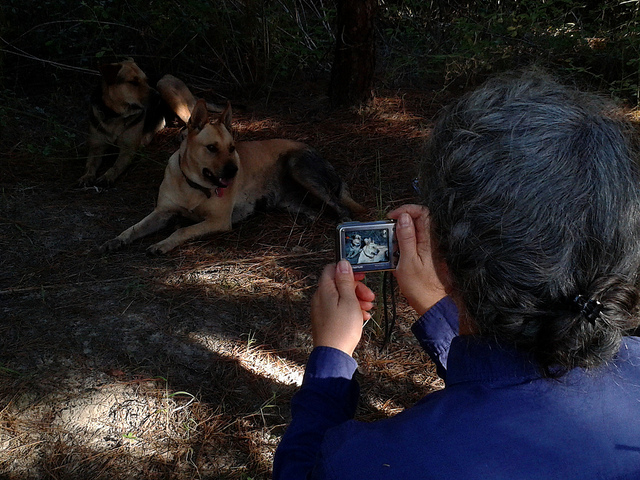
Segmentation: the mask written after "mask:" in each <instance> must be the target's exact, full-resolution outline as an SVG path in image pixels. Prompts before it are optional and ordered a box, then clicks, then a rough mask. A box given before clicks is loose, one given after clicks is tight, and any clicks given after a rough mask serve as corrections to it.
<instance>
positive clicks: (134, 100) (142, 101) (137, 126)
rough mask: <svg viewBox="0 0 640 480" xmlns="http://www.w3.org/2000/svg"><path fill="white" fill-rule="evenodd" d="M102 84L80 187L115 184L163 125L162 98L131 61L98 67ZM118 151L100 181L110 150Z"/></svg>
mask: <svg viewBox="0 0 640 480" xmlns="http://www.w3.org/2000/svg"><path fill="white" fill-rule="evenodd" d="M99 70H100V73H101V75H102V84H101V86H100V87H99V88H98V89H96V91H95V92H94V93H93V95H92V96H91V107H90V110H89V137H88V142H87V143H88V148H89V152H88V156H87V165H86V171H85V174H84V175H83V176H82V177H81V178H80V179H79V180H78V184H79V185H80V186H84V187H86V186H91V185H94V184H96V183H98V184H106V185H110V184H112V183H113V182H114V181H115V180H116V179H117V178H118V177H119V176H120V174H121V173H122V172H123V171H124V170H125V169H126V168H127V167H128V166H129V165H130V164H131V161H132V160H133V156H134V155H135V153H136V151H137V150H138V148H139V147H140V146H141V145H146V144H148V143H149V142H150V141H151V139H152V138H153V135H154V134H155V133H156V132H157V131H158V130H160V129H161V128H162V127H163V126H164V115H163V113H162V108H161V105H160V96H159V95H158V94H157V92H155V91H154V90H153V89H152V88H151V87H150V86H149V82H148V80H147V76H146V75H145V73H144V72H143V71H142V70H141V69H140V67H138V65H136V63H135V62H134V61H133V59H131V58H129V59H127V60H125V61H123V62H118V63H109V64H105V65H101V66H100V67H99ZM110 146H111V147H117V148H118V150H119V151H118V157H117V159H116V161H115V163H114V164H113V166H112V167H111V168H109V169H108V170H107V171H106V172H105V173H104V174H103V175H102V176H100V177H99V178H97V180H96V177H97V174H98V169H99V168H100V165H101V164H102V160H103V158H104V156H105V155H106V154H107V151H108V149H109V147H110Z"/></svg>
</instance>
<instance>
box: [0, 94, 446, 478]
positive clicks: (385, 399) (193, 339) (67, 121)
mask: <svg viewBox="0 0 640 480" xmlns="http://www.w3.org/2000/svg"><path fill="white" fill-rule="evenodd" d="M84 88H86V86H73V87H71V86H69V87H62V86H60V85H57V86H52V88H51V89H50V90H47V89H44V88H43V89H41V91H40V92H39V93H38V94H37V95H33V96H30V97H28V98H26V97H25V98H19V99H14V100H13V101H11V102H9V103H8V104H7V105H5V107H4V110H3V112H2V113H3V114H4V117H3V118H4V121H3V122H2V124H0V128H2V132H1V135H0V139H1V142H2V143H1V144H0V147H1V150H0V155H1V156H0V188H1V191H0V317H1V321H0V478H6V479H111V480H114V479H121V478H122V479H124V478H128V479H130V478H145V479H181V480H182V479H192V478H193V479H196V478H202V479H214V478H229V479H263V478H269V476H270V472H271V461H272V457H273V453H274V451H275V448H276V446H277V444H278V442H279V439H280V437H281V435H282V433H283V432H284V429H285V427H286V425H287V422H288V420H289V418H290V417H289V402H290V399H291V396H292V395H293V394H294V392H295V391H296V388H297V386H298V385H299V383H300V381H301V378H302V373H303V368H304V364H305V361H306V358H307V356H308V354H309V352H310V349H311V340H310V334H309V333H310V332H309V319H308V311H309V308H308V307H309V299H310V296H311V294H312V293H313V291H314V289H315V285H316V281H317V277H318V274H319V272H320V271H321V269H322V267H323V265H324V264H325V263H328V262H329V261H331V260H332V259H333V235H334V229H335V224H336V219H335V218H334V217H333V216H332V215H331V214H330V213H328V212H325V213H324V214H323V215H322V216H320V217H319V218H318V219H317V220H316V221H315V222H313V223H302V222H296V219H295V218H293V217H292V216H291V215H290V214H288V213H285V212H269V213H263V214H258V215H256V216H254V217H252V218H250V219H249V220H247V221H244V222H242V223H241V224H239V225H237V226H236V227H235V228H234V230H233V231H232V232H228V233H223V234H217V235H212V236H210V237H207V238H204V239H201V240H198V241H194V242H191V243H189V244H187V245H185V246H183V247H181V248H178V249H177V250H175V251H174V252H172V253H170V254H169V255H167V256H164V257H156V258H151V257H148V256H146V255H145V249H146V248H147V247H148V246H149V245H151V244H152V243H155V242H156V241H158V240H159V239H160V238H163V236H166V235H167V234H168V233H167V232H166V231H165V232H162V233H159V234H157V235H155V236H153V237H151V238H146V239H143V240H141V241H139V242H136V243H135V244H134V245H132V246H130V247H129V248H126V249H124V250H122V251H120V252H117V253H113V254H107V255H101V254H99V253H97V251H96V248H97V247H98V246H99V245H101V244H102V243H103V242H105V241H107V240H109V239H111V238H113V237H114V236H116V235H117V234H119V233H120V232H121V231H122V230H124V229H125V228H127V227H129V226H130V225H132V224H133V223H135V222H137V221H138V220H140V219H141V218H142V217H143V216H145V215H146V214H148V213H149V212H150V211H151V209H152V208H153V206H154V202H155V198H156V194H157V190H158V186H159V184H160V182H161V179H162V175H163V170H164V166H165V164H166V161H167V159H168V157H169V156H170V154H171V152H172V151H173V150H175V149H176V148H177V145H178V143H177V142H178V134H179V128H178V127H177V126H171V127H170V128H167V129H165V130H164V131H163V132H162V133H161V134H160V135H159V136H158V138H157V139H156V140H155V141H154V142H153V143H152V144H151V145H150V146H149V147H147V148H146V149H144V151H142V152H141V154H140V155H138V157H137V158H136V160H135V162H134V164H133V165H132V167H131V168H130V169H129V170H128V171H126V172H125V174H124V175H123V176H122V177H121V178H120V179H119V181H118V182H117V183H116V185H115V186H114V187H112V188H109V189H97V188H87V189H80V188H77V187H76V186H75V183H74V182H75V181H76V180H77V179H78V178H79V177H80V176H81V175H82V173H83V169H84V155H85V153H86V144H85V137H84V132H85V131H86V128H87V120H86V116H85V111H86V106H87V103H86V101H85V93H86V92H83V93H78V92H79V91H82V90H83V89H84ZM231 101H232V104H236V103H237V104H238V105H242V106H243V108H237V109H236V115H235V117H234V126H235V128H236V136H237V139H239V140H246V139H257V138H274V137H288V138H294V139H297V140H301V141H304V142H307V143H309V144H311V145H313V146H314V147H316V148H317V149H318V150H319V151H320V152H321V153H322V154H323V155H324V156H325V157H326V158H328V159H329V160H330V161H331V162H332V163H333V164H334V165H335V166H336V169H337V170H338V172H339V173H340V174H341V175H342V176H343V178H345V180H346V181H347V183H348V184H349V186H350V188H351V191H352V194H353V197H354V198H355V199H356V200H358V201H359V202H361V203H362V204H364V205H365V206H366V207H367V208H368V210H369V213H368V214H367V215H366V216H365V218H362V219H363V220H365V219H366V220H373V219H378V218H381V216H382V215H383V214H384V212H385V211H387V210H389V209H391V208H393V207H395V206H397V205H400V204H402V203H406V202H412V201H415V198H414V197H413V192H412V190H411V179H412V177H413V175H414V171H415V169H414V162H415V159H416V154H417V151H418V149H419V148H420V145H421V143H422V140H423V139H424V137H425V135H426V134H427V133H428V131H429V127H430V125H431V122H432V118H433V115H434V113H435V112H436V111H437V109H438V107H439V105H440V104H441V103H442V101H443V100H442V97H441V96H438V95H436V93H435V92H432V91H420V92H415V91H393V92H378V93H377V99H376V102H375V104H374V106H373V107H372V108H371V109H369V110H367V111H352V110H346V109H345V110H335V111H329V110H327V109H326V108H325V103H326V102H325V101H324V99H323V97H322V90H321V89H319V88H316V87H315V86H310V85H301V86H299V87H298V86H296V87H295V88H293V87H291V88H289V89H288V91H287V92H271V94H270V95H269V96H268V98H267V97H265V98H261V99H259V100H252V101H247V100H246V99H243V98H231ZM369 281H370V282H371V283H372V285H373V286H374V288H378V287H379V281H380V275H379V274H377V275H372V276H370V279H369ZM378 312H380V308H378ZM398 314H399V318H398V323H397V325H396V329H395V335H394V338H393V340H392V342H391V344H390V346H389V347H388V348H387V349H385V350H384V351H382V350H381V349H380V345H381V342H382V320H381V317H380V316H378V317H377V318H376V321H374V322H370V323H369V324H368V325H367V327H366V333H365V338H364V340H363V343H362V345H361V347H360V348H359V350H358V351H357V354H356V355H357V359H358V361H359V363H360V373H361V377H360V380H361V387H362V392H363V395H362V399H361V404H360V410H359V412H358V418H360V419H362V420H364V421H370V420H374V419H378V418H382V417H386V416H389V415H392V414H394V413H397V412H398V411H401V410H402V409H404V408H406V407H407V406H409V405H411V404H413V403H414V402H415V401H416V400H417V399H418V398H420V397H422V396H423V395H425V394H427V393H428V392H430V391H432V390H434V389H438V388H441V386H442V385H441V383H440V381H439V380H438V379H437V378H436V377H435V373H434V369H433V367H432V366H431V365H430V364H429V362H428V359H427V358H426V356H425V355H423V354H422V353H421V351H420V349H419V347H418V346H417V343H416V342H415V341H414V340H413V338H412V336H411V334H410V332H409V327H410V324H411V322H412V321H413V320H414V318H413V315H412V314H411V312H410V311H409V309H408V307H407V306H406V305H405V304H404V303H403V302H402V299H399V305H398ZM378 315H379V314H378Z"/></svg>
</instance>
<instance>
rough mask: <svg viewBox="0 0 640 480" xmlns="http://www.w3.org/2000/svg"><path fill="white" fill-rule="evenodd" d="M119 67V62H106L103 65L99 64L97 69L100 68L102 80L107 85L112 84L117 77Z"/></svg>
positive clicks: (120, 66) (120, 65)
mask: <svg viewBox="0 0 640 480" xmlns="http://www.w3.org/2000/svg"><path fill="white" fill-rule="evenodd" d="M121 68H122V64H121V63H106V64H104V65H100V66H99V67H98V70H100V73H101V74H102V78H104V81H105V82H106V83H107V85H113V84H114V83H116V80H117V79H118V73H119V72H120V69H121Z"/></svg>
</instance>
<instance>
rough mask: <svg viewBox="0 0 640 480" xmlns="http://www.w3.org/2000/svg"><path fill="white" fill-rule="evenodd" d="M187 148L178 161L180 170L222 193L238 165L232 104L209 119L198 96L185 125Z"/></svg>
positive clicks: (230, 182) (231, 181) (201, 183)
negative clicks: (232, 123) (232, 127)
mask: <svg viewBox="0 0 640 480" xmlns="http://www.w3.org/2000/svg"><path fill="white" fill-rule="evenodd" d="M187 130H188V131H187V138H186V140H185V141H186V148H185V150H184V152H183V158H182V160H181V168H182V172H183V173H184V174H185V175H186V176H187V178H188V179H190V180H191V181H193V182H195V183H197V184H200V185H202V186H205V187H210V188H215V189H216V192H217V194H218V196H222V192H223V190H224V188H226V187H229V186H230V185H231V184H232V183H233V180H234V178H235V177H236V174H237V173H238V168H239V165H240V158H239V157H238V153H237V152H236V146H235V142H234V140H233V136H232V134H231V104H229V103H227V107H226V108H225V110H224V111H223V112H222V113H221V114H220V116H219V117H217V118H212V116H211V114H210V113H209V111H208V110H207V104H206V103H205V101H204V100H202V99H200V100H198V102H197V103H196V106H195V107H194V108H193V111H192V112H191V118H190V119H189V122H188V124H187Z"/></svg>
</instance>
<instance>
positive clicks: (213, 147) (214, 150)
mask: <svg viewBox="0 0 640 480" xmlns="http://www.w3.org/2000/svg"><path fill="white" fill-rule="evenodd" d="M207 150H209V151H210V152H211V153H218V146H217V145H214V144H213V143H212V144H210V145H207Z"/></svg>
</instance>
